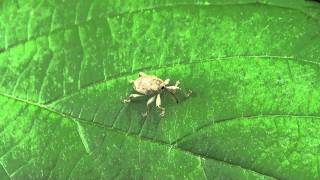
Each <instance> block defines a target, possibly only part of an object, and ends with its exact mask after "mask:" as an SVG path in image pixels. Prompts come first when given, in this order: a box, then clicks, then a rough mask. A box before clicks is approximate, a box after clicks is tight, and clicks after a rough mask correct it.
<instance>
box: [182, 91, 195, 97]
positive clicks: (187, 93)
mask: <svg viewBox="0 0 320 180" xmlns="http://www.w3.org/2000/svg"><path fill="white" fill-rule="evenodd" d="M180 90H181V91H182V93H183V94H184V95H185V96H186V97H189V96H190V95H191V94H192V91H191V90H190V89H189V90H188V91H187V92H186V91H184V90H182V89H180Z"/></svg>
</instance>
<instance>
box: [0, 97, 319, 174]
mask: <svg viewBox="0 0 320 180" xmlns="http://www.w3.org/2000/svg"><path fill="white" fill-rule="evenodd" d="M0 96H3V97H6V98H8V99H12V100H15V101H18V102H22V103H25V104H27V105H32V106H36V107H38V108H40V109H44V110H47V111H49V112H51V113H54V114H57V115H59V116H61V117H62V118H65V119H67V120H71V121H73V122H80V123H83V124H88V125H91V126H95V127H100V128H105V129H106V130H108V131H113V132H116V133H119V134H121V135H124V136H128V137H132V138H135V139H139V140H142V141H145V142H149V143H152V144H157V145H159V146H165V147H169V148H170V149H174V150H176V151H180V152H182V153H185V154H188V155H191V156H195V157H198V158H202V159H212V160H215V161H219V162H222V163H225V164H228V165H231V166H238V167H240V168H242V169H245V170H249V171H251V172H254V173H257V174H260V175H263V176H268V177H270V178H274V179H279V178H278V177H275V176H274V175H270V174H267V173H261V172H259V171H257V170H255V169H251V168H249V167H243V166H242V165H241V164H237V163H233V162H227V161H225V160H222V159H219V158H217V157H213V156H209V155H204V154H199V153H195V152H192V151H190V150H187V149H183V148H181V147H179V146H178V142H177V141H174V142H175V143H167V142H165V141H155V140H154V139H151V138H148V137H143V136H139V135H136V134H132V133H127V132H125V131H123V130H121V129H117V128H112V127H109V126H106V125H103V124H101V123H98V122H88V121H86V120H84V119H81V118H78V117H73V116H70V115H68V114H64V113H61V112H58V111H56V110H54V109H52V108H50V107H48V106H46V105H42V104H39V103H35V102H32V101H28V100H24V99H20V98H17V97H14V96H11V95H8V94H3V93H0ZM284 116H285V117H302V118H317V119H320V116H305V115H281V114H276V115H275V114H272V115H267V114H261V115H254V116H247V117H234V118H230V119H225V120H223V121H221V122H216V123H224V122H228V121H231V120H241V119H243V120H245V119H244V118H256V117H284ZM213 124H214V123H212V122H210V123H208V124H207V125H204V126H203V127H201V128H198V129H197V131H196V132H199V131H200V130H203V129H204V128H208V127H210V125H213ZM75 125H76V124H75ZM190 135H192V134H189V135H187V136H184V137H183V138H185V137H188V136H190ZM181 140H182V139H181V138H180V140H179V141H181Z"/></svg>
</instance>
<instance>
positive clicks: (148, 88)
mask: <svg viewBox="0 0 320 180" xmlns="http://www.w3.org/2000/svg"><path fill="white" fill-rule="evenodd" d="M163 86H165V85H164V81H163V80H161V79H160V78H158V77H157V76H154V75H145V76H141V77H139V78H138V79H136V80H135V81H134V82H133V88H134V90H136V91H137V92H139V93H142V94H145V95H153V94H159V93H160V92H161V91H162V87H163Z"/></svg>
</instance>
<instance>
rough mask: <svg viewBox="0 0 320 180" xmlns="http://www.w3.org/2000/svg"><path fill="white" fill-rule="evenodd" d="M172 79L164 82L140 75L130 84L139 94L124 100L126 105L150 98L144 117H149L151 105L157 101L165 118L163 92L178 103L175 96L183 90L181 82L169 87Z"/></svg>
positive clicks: (161, 114)
mask: <svg viewBox="0 0 320 180" xmlns="http://www.w3.org/2000/svg"><path fill="white" fill-rule="evenodd" d="M169 82H170V79H166V80H164V81H163V80H162V79H160V78H158V77H157V76H155V75H147V74H145V73H143V72H140V73H139V78H138V79H136V80H131V81H130V83H131V84H133V89H134V90H135V91H136V92H137V94H130V95H129V96H128V97H127V98H126V99H124V100H123V102H124V103H129V102H131V100H132V99H134V98H137V97H142V96H149V97H150V98H149V99H148V101H147V111H146V112H145V113H143V114H142V115H143V116H147V115H148V113H149V111H150V105H151V103H152V102H154V101H156V106H157V107H158V108H159V109H160V110H161V113H160V116H164V114H165V108H164V107H162V106H161V97H160V94H161V93H162V92H168V93H169V94H171V95H172V96H173V97H174V98H175V100H176V102H178V99H177V97H176V95H175V93H176V92H177V90H181V88H180V87H178V85H179V84H180V82H179V81H177V82H176V84H175V85H172V86H169ZM184 94H185V96H189V95H190V94H191V91H189V92H188V93H184Z"/></svg>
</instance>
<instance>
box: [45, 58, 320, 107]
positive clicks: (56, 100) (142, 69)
mask: <svg viewBox="0 0 320 180" xmlns="http://www.w3.org/2000/svg"><path fill="white" fill-rule="evenodd" d="M238 58H252V59H255V58H261V59H267V58H269V59H278V60H283V61H294V62H301V63H304V64H312V65H316V66H320V62H316V61H310V60H305V59H300V58H299V59H298V58H294V57H293V56H281V55H275V56H271V55H236V56H224V57H216V58H209V59H205V60H200V61H192V62H184V63H181V62H179V63H170V64H165V65H161V66H149V67H143V68H139V69H135V70H134V71H130V72H125V73H120V74H116V75H113V76H109V78H108V79H102V80H98V81H94V82H92V83H89V84H86V85H83V86H82V87H81V89H79V90H76V91H73V92H71V93H69V94H65V95H63V96H59V97H56V98H54V99H51V100H49V101H46V102H44V105H47V106H49V105H52V104H54V103H58V102H60V101H63V100H64V99H67V98H70V97H72V96H75V95H77V94H79V93H80V92H81V91H83V90H86V89H90V88H94V86H98V85H100V84H103V83H106V82H108V81H113V80H116V79H121V78H124V77H128V76H132V75H134V74H138V72H141V71H152V70H154V71H158V70H162V69H167V68H173V67H175V68H176V67H178V66H188V65H191V64H202V63H211V62H214V61H226V60H233V59H238Z"/></svg>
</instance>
